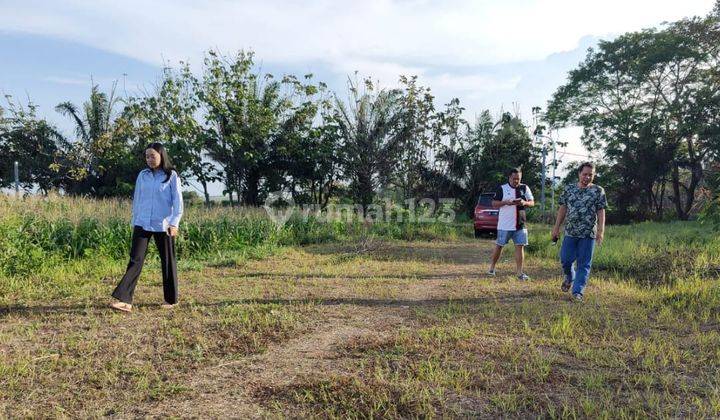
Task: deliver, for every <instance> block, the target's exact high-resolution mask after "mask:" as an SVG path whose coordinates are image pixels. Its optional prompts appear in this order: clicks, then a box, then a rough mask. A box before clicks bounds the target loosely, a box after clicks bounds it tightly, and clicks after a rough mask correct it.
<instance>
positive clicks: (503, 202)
mask: <svg viewBox="0 0 720 420" xmlns="http://www.w3.org/2000/svg"><path fill="white" fill-rule="evenodd" d="M514 204H516V203H514V202H512V201H510V200H501V201H497V200H493V201H492V206H493V207H494V208H496V209H499V208H500V207H502V206H512V205H514Z"/></svg>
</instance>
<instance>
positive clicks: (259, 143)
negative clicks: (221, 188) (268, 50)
mask: <svg viewBox="0 0 720 420" xmlns="http://www.w3.org/2000/svg"><path fill="white" fill-rule="evenodd" d="M253 66H254V61H253V53H249V52H244V51H240V52H239V53H238V54H237V55H235V56H234V57H232V58H225V57H222V56H220V55H219V54H217V53H216V52H213V51H210V52H208V54H207V56H206V58H205V70H204V73H203V77H202V79H201V80H199V82H198V87H197V91H198V97H199V100H200V102H201V103H202V105H203V108H204V111H205V129H206V133H207V148H208V151H209V155H210V157H211V158H212V159H213V160H214V161H216V162H218V163H219V164H220V165H221V166H222V167H223V171H224V173H225V177H226V179H225V183H226V186H227V191H228V192H229V194H230V200H231V202H232V201H233V199H232V194H233V192H235V193H236V194H237V196H238V201H240V202H242V203H244V204H246V205H251V206H257V205H259V204H260V203H262V201H263V199H264V196H265V194H266V193H267V192H268V191H267V190H268V189H269V188H274V187H276V186H277V185H278V184H281V183H283V180H282V178H281V177H279V176H278V173H277V172H276V170H275V167H274V162H273V159H274V157H275V156H277V153H276V152H277V151H278V150H281V149H283V147H284V146H283V144H284V142H286V141H289V139H291V138H294V137H295V134H294V133H293V132H292V130H307V129H309V125H308V121H309V118H310V116H311V115H314V110H315V108H314V105H313V104H312V103H306V102H301V103H300V104H298V103H294V102H293V97H292V93H298V92H299V93H300V94H301V95H305V96H312V95H314V94H315V93H316V91H317V88H316V87H314V86H312V85H305V84H303V83H301V82H299V81H298V80H297V79H295V78H294V77H285V78H283V79H282V80H280V81H278V80H275V78H274V77H273V76H272V75H271V74H256V73H253ZM288 91H289V92H288Z"/></svg>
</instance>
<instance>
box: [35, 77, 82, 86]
mask: <svg viewBox="0 0 720 420" xmlns="http://www.w3.org/2000/svg"><path fill="white" fill-rule="evenodd" d="M43 81H45V82H50V83H57V84H59V85H76V86H88V85H90V79H78V78H72V77H59V76H47V77H45V78H43Z"/></svg>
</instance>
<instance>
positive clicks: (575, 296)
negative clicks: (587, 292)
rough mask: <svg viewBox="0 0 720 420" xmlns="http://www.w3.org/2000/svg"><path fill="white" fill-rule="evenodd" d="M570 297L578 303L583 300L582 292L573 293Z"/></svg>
mask: <svg viewBox="0 0 720 420" xmlns="http://www.w3.org/2000/svg"><path fill="white" fill-rule="evenodd" d="M572 299H573V301H574V302H578V303H582V302H583V301H584V300H585V298H584V297H583V295H582V293H573V297H572Z"/></svg>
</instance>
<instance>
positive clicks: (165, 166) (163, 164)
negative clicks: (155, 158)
mask: <svg viewBox="0 0 720 420" xmlns="http://www.w3.org/2000/svg"><path fill="white" fill-rule="evenodd" d="M147 149H153V150H154V151H156V152H158V153H159V154H160V169H162V171H163V172H165V175H166V178H165V181H163V183H165V182H168V181H170V176H171V175H172V171H174V170H175V167H174V166H173V164H172V161H171V160H170V156H168V153H167V150H165V146H163V145H162V143H150V144H149V145H148V146H147V147H146V148H145V150H146V151H147Z"/></svg>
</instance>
